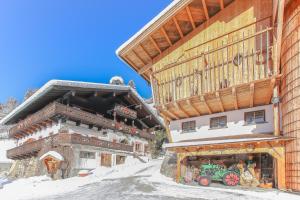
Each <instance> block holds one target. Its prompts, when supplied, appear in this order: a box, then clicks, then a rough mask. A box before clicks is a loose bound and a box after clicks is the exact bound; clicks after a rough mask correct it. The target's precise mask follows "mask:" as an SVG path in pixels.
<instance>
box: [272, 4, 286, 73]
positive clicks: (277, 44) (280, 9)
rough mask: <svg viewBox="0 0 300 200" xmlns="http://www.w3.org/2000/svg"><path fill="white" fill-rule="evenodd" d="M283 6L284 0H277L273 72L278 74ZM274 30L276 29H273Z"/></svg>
mask: <svg viewBox="0 0 300 200" xmlns="http://www.w3.org/2000/svg"><path fill="white" fill-rule="evenodd" d="M284 6H285V0H279V5H278V11H277V13H278V16H277V33H276V36H277V37H276V40H275V41H276V42H275V52H274V54H275V63H274V66H275V74H278V73H279V71H280V56H281V43H282V42H281V41H282V30H283V17H284ZM275 30H276V29H275Z"/></svg>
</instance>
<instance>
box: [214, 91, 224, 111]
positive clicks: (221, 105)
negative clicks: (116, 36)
mask: <svg viewBox="0 0 300 200" xmlns="http://www.w3.org/2000/svg"><path fill="white" fill-rule="evenodd" d="M216 98H217V100H218V102H219V106H220V108H221V111H222V112H224V111H225V109H224V106H223V102H222V99H221V97H220V93H219V92H216Z"/></svg>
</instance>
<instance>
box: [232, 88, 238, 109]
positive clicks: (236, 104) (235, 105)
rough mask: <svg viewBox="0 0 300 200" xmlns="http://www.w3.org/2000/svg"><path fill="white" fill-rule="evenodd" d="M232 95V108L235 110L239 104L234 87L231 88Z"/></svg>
mask: <svg viewBox="0 0 300 200" xmlns="http://www.w3.org/2000/svg"><path fill="white" fill-rule="evenodd" d="M232 96H233V103H234V109H236V110H237V109H239V105H238V99H237V95H236V88H235V87H233V88H232Z"/></svg>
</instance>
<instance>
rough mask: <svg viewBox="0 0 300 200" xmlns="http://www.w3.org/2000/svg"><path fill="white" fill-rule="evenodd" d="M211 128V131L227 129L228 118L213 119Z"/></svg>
mask: <svg viewBox="0 0 300 200" xmlns="http://www.w3.org/2000/svg"><path fill="white" fill-rule="evenodd" d="M209 126H210V128H211V129H216V128H227V117H226V116H222V117H214V118H211V119H210V124H209Z"/></svg>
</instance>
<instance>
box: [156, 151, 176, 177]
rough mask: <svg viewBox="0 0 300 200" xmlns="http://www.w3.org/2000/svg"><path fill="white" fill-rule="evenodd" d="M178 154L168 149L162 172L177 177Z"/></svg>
mask: <svg viewBox="0 0 300 200" xmlns="http://www.w3.org/2000/svg"><path fill="white" fill-rule="evenodd" d="M176 165H177V155H176V153H174V152H170V151H167V152H166V155H165V158H164V160H163V163H162V165H161V168H160V173H161V174H163V175H165V176H167V177H170V178H173V179H175V178H176V170H177V167H176Z"/></svg>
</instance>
